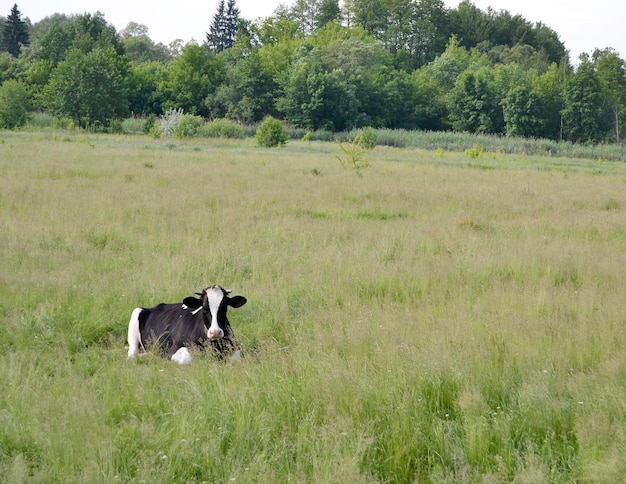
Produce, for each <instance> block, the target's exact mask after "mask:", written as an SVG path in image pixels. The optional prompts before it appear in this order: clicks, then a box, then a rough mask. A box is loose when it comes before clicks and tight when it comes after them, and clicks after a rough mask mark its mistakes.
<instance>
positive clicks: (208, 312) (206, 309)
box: [128, 286, 246, 363]
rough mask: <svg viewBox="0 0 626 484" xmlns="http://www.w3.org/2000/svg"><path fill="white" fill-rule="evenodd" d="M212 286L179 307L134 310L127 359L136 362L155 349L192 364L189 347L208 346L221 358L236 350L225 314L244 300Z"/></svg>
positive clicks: (186, 300) (179, 360)
mask: <svg viewBox="0 0 626 484" xmlns="http://www.w3.org/2000/svg"><path fill="white" fill-rule="evenodd" d="M230 292H231V291H229V290H226V289H224V288H222V287H220V286H211V287H207V288H206V289H204V290H203V291H202V292H196V293H195V294H196V295H198V296H200V297H199V298H197V297H193V296H192V297H187V298H185V299H183V302H182V303H178V304H165V303H161V304H159V305H157V306H155V307H153V308H135V310H134V311H133V312H132V314H131V316H130V322H129V323H128V357H129V358H135V357H136V356H137V355H138V354H139V353H140V352H142V353H143V352H145V351H146V350H147V349H148V348H150V347H151V346H154V345H156V346H157V347H158V348H159V349H160V350H162V351H163V352H164V353H165V354H166V355H167V357H168V358H171V359H172V360H174V361H176V362H178V363H191V354H190V353H189V347H190V346H193V345H198V346H202V347H203V346H211V347H212V348H213V349H214V350H215V351H216V353H217V354H218V356H219V357H221V358H223V357H224V356H226V355H227V354H229V353H231V354H232V353H233V352H234V351H235V350H236V346H235V341H234V339H233V330H232V328H231V327H230V323H229V322H228V318H227V317H226V311H227V309H228V306H231V307H233V308H239V307H241V306H243V305H244V304H245V303H246V298H245V297H243V296H234V297H229V296H228V295H229V294H230Z"/></svg>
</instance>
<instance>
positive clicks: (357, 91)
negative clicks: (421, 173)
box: [0, 0, 626, 143]
mask: <svg viewBox="0 0 626 484" xmlns="http://www.w3.org/2000/svg"><path fill="white" fill-rule="evenodd" d="M0 26H1V28H2V34H3V35H2V45H1V50H2V52H0V83H6V82H7V81H9V80H14V81H19V83H20V84H19V86H16V85H14V84H9V85H8V87H7V88H6V89H5V92H18V91H19V92H20V93H21V94H24V95H26V96H27V98H28V99H27V101H28V102H25V104H24V105H25V106H28V107H29V108H31V109H36V110H47V111H49V112H51V113H53V114H57V115H62V116H68V117H71V118H72V119H74V121H75V122H76V123H77V124H80V125H89V126H101V127H107V126H108V125H109V124H110V123H111V121H112V120H113V119H115V118H118V117H121V116H126V115H128V114H129V113H133V114H135V115H160V114H163V113H164V112H165V111H167V110H168V109H170V108H174V109H183V110H184V111H185V112H186V113H190V114H194V115H199V116H202V117H205V118H220V117H226V118H230V119H233V120H235V121H239V122H241V123H257V122H260V121H261V120H262V119H264V118H265V117H266V116H268V115H271V116H273V117H275V118H279V119H282V120H284V121H287V122H289V123H290V124H292V125H293V126H295V127H299V128H304V129H308V130H317V129H324V130H331V131H341V130H349V129H351V128H354V127H364V126H373V127H386V128H392V129H396V128H402V129H426V130H449V129H454V130H461V131H467V132H472V133H495V134H503V135H509V136H527V137H545V138H551V139H557V140H558V139H567V140H572V141H576V142H585V143H586V142H605V141H620V140H621V138H622V135H621V126H622V124H623V123H624V121H625V120H626V107H625V106H626V64H625V62H624V60H623V59H621V58H620V57H619V55H618V53H617V52H615V51H614V50H612V49H610V48H603V49H596V50H595V51H594V52H592V53H590V54H587V55H585V56H582V57H581V59H579V62H578V63H576V64H572V61H571V59H570V58H569V55H568V52H567V49H566V47H565V45H564V44H563V43H562V42H561V41H560V40H559V36H558V34H557V32H555V31H554V30H552V29H551V28H550V27H548V26H547V25H545V24H543V23H540V22H539V23H532V22H529V21H527V20H526V19H524V18H523V17H522V16H520V15H515V14H512V13H510V12H508V11H506V10H501V11H495V10H493V9H487V10H486V11H483V10H481V9H479V8H478V7H476V6H475V5H474V4H473V3H472V2H471V1H469V0H465V1H463V2H461V3H460V4H459V5H458V6H457V7H456V8H446V7H445V5H444V3H443V1H441V0H367V1H366V0H348V1H345V0H344V1H342V2H341V3H339V1H338V0H297V1H294V2H293V5H292V6H291V7H288V6H285V5H281V6H279V7H278V8H277V9H276V11H275V12H274V13H273V15H271V16H270V17H267V18H263V19H256V20H255V21H249V20H246V19H242V18H240V16H239V9H238V8H237V5H236V0H221V1H220V2H219V4H218V6H217V8H216V11H215V14H214V15H213V17H212V19H207V36H206V39H205V40H204V42H203V43H202V44H198V43H195V42H191V43H189V44H186V45H183V44H182V43H181V42H180V41H174V42H172V44H170V45H169V46H164V45H162V44H156V43H154V42H153V41H152V40H151V39H150V36H149V32H148V29H147V27H145V25H142V24H140V23H135V22H131V23H130V24H129V25H127V27H126V28H125V29H123V30H122V31H121V32H117V31H116V29H115V28H114V27H113V26H112V25H111V24H109V23H108V22H107V21H106V19H105V15H104V14H103V13H101V12H96V13H84V14H81V15H72V16H67V15H63V14H54V15H52V16H50V17H47V18H45V19H43V20H41V21H40V22H38V23H36V24H34V25H31V24H30V22H28V21H23V20H21V13H20V12H19V10H18V8H17V5H15V6H14V7H13V9H11V14H10V15H9V16H8V17H7V18H6V19H4V20H2V21H1V22H0ZM9 26H11V27H10V28H9ZM16 26H19V28H21V29H22V30H23V31H22V34H21V35H22V37H19V39H21V40H19V39H18V36H16V35H14V34H13V33H14V32H16V28H15V27H16ZM18 30H19V29H18ZM9 33H10V34H11V35H9ZM24 34H25V36H24ZM16 45H17V46H19V48H16V47H15V46H16ZM20 119H21V118H20Z"/></svg>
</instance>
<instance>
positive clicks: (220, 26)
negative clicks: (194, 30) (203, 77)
mask: <svg viewBox="0 0 626 484" xmlns="http://www.w3.org/2000/svg"><path fill="white" fill-rule="evenodd" d="M235 3H236V1H235V0H228V4H226V3H225V0H220V1H219V3H218V4H217V12H215V14H214V15H213V20H212V21H211V25H210V26H209V31H208V32H207V34H206V44H207V46H208V48H209V49H210V50H211V51H212V52H214V53H216V54H218V53H220V52H223V51H225V50H226V49H230V48H231V47H232V46H233V44H234V43H235V40H236V38H237V27H238V21H239V9H238V8H237V7H236V6H235Z"/></svg>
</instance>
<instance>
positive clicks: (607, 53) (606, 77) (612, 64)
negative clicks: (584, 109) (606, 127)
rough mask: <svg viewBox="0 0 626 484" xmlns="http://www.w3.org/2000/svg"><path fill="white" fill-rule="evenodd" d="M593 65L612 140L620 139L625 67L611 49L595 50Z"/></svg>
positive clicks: (625, 102)
mask: <svg viewBox="0 0 626 484" xmlns="http://www.w3.org/2000/svg"><path fill="white" fill-rule="evenodd" d="M592 59H593V63H594V65H595V68H596V71H597V73H598V76H599V78H600V81H601V82H602V86H603V93H604V103H605V106H606V109H607V110H608V111H609V116H610V117H611V124H612V125H613V139H614V141H616V142H617V143H619V142H620V139H621V129H620V128H621V125H622V124H623V122H624V118H625V117H626V107H625V106H626V65H625V63H624V60H623V59H621V58H620V57H619V55H618V54H617V52H615V50H613V49H604V50H600V49H596V50H595V51H594V52H593V55H592Z"/></svg>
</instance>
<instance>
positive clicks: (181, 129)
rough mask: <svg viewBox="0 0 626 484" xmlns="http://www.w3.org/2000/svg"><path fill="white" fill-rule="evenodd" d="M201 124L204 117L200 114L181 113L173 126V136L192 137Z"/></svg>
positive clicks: (198, 131) (196, 134) (197, 132)
mask: <svg viewBox="0 0 626 484" xmlns="http://www.w3.org/2000/svg"><path fill="white" fill-rule="evenodd" d="M203 125H204V119H202V118H201V117H200V116H195V115H193V114H183V116H182V117H181V118H180V120H179V121H178V123H177V124H176V127H175V128H174V136H176V137H177V138H193V137H194V136H198V134H199V133H200V129H201V128H202V126H203Z"/></svg>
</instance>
